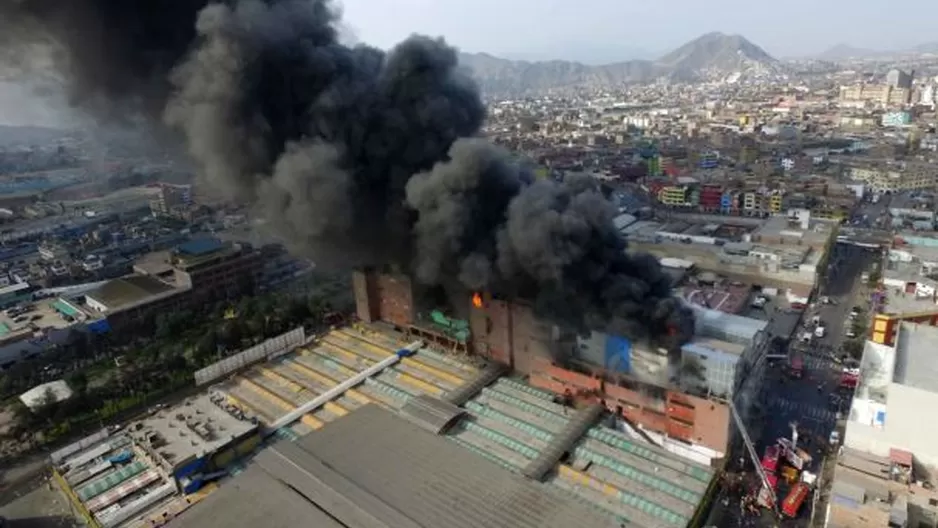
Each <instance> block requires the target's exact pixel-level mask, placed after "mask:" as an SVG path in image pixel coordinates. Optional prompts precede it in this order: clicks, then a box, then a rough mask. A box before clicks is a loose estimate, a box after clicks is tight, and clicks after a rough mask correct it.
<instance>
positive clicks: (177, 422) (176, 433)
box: [128, 394, 257, 467]
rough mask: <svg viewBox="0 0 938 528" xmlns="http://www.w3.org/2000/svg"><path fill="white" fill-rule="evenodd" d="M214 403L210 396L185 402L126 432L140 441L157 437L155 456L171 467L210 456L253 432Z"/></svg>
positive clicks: (130, 426) (247, 423) (249, 425)
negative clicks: (139, 438) (159, 442)
mask: <svg viewBox="0 0 938 528" xmlns="http://www.w3.org/2000/svg"><path fill="white" fill-rule="evenodd" d="M217 401H218V403H216V401H213V397H212V395H210V394H200V395H198V396H194V397H191V398H187V399H186V400H185V401H183V402H181V403H180V404H178V405H175V406H173V407H169V408H166V409H160V410H157V411H154V412H152V413H151V414H150V415H149V416H147V417H146V418H144V419H142V420H138V421H135V422H131V423H130V424H128V430H129V431H130V432H131V434H132V435H134V436H135V437H141V438H142V437H145V436H147V435H150V434H153V433H156V434H158V435H159V437H160V439H161V440H162V441H161V443H162V445H161V446H160V447H159V448H157V449H156V451H155V452H156V454H157V455H158V456H160V457H162V458H163V461H165V462H166V463H167V464H168V465H169V466H170V467H173V466H175V465H177V464H180V463H182V462H184V461H186V460H188V459H190V458H192V457H197V456H201V455H203V454H206V453H211V452H213V451H215V450H216V449H218V448H220V447H222V446H224V445H226V444H228V443H230V442H231V441H232V440H234V439H236V438H240V437H242V436H244V435H246V434H248V433H250V432H251V431H254V430H255V429H256V428H257V426H256V425H254V424H253V423H251V421H249V420H246V419H242V418H238V416H236V413H231V412H229V411H228V410H226V409H225V406H226V403H225V402H224V399H223V398H222V397H220V396H219V397H218V399H217Z"/></svg>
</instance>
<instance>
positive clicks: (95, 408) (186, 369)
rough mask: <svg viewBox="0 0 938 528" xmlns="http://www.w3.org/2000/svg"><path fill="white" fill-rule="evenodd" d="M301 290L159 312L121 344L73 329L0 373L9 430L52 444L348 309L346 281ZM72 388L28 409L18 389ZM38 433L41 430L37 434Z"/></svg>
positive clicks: (20, 437)
mask: <svg viewBox="0 0 938 528" xmlns="http://www.w3.org/2000/svg"><path fill="white" fill-rule="evenodd" d="M315 284H316V287H315V288H313V289H310V290H305V291H304V293H303V294H296V293H270V294H266V295H261V296H255V297H246V298H244V299H242V300H241V301H240V302H238V303H235V304H232V303H217V304H215V305H212V306H208V307H206V309H204V310H183V311H178V312H171V313H165V314H160V315H159V316H157V317H156V318H155V320H154V321H153V322H152V324H150V325H147V326H148V327H150V328H152V331H151V332H150V333H149V335H145V336H138V337H136V338H134V339H132V340H130V341H129V342H124V343H118V342H117V339H116V338H117V336H108V335H95V334H88V333H83V332H76V333H75V334H74V336H73V337H74V339H72V340H71V342H70V343H69V344H67V345H64V346H60V347H55V348H54V349H52V350H50V351H49V352H48V353H47V354H45V355H43V356H41V357H39V358H35V359H33V360H29V361H25V362H21V363H19V364H17V365H15V366H14V367H13V368H12V369H10V370H9V371H7V372H5V373H3V374H0V391H2V392H0V393H2V394H3V396H4V397H6V398H7V401H8V403H9V405H10V406H11V407H12V409H13V410H14V413H15V415H16V417H17V426H16V427H14V428H12V430H11V431H10V432H9V433H8V436H9V437H11V438H14V439H17V440H19V441H22V442H41V443H49V442H54V441H56V440H59V439H61V438H63V437H64V436H67V435H71V434H72V433H74V432H76V431H78V430H87V429H91V428H95V427H99V426H100V425H101V423H103V422H108V421H111V420H114V419H116V418H119V417H122V416H123V415H125V414H127V413H129V412H133V411H134V410H136V409H139V408H140V407H141V406H144V405H148V404H152V403H153V402H155V401H157V400H159V399H161V398H164V397H166V396H168V395H170V394H172V393H174V392H177V391H179V390H181V389H183V388H185V387H191V386H192V374H193V372H194V371H196V370H198V369H200V368H202V367H204V366H206V365H209V364H211V363H213V362H215V361H218V360H219V359H222V358H224V357H226V356H228V355H231V354H234V353H236V352H238V351H240V350H243V349H245V348H248V347H250V346H253V345H255V344H257V343H259V342H261V341H263V340H265V339H268V338H270V337H274V336H276V335H279V334H282V333H283V332H286V331H288V330H290V329H292V328H296V327H297V326H300V325H303V326H306V327H311V326H315V325H317V324H319V323H320V322H321V321H322V320H323V316H324V315H325V314H327V313H328V312H330V311H332V310H340V311H346V310H347V309H349V308H350V306H349V305H347V304H346V303H347V301H348V299H347V298H346V297H343V296H342V295H340V293H341V291H342V290H343V289H344V288H345V286H344V284H342V283H338V284H336V283H325V284H321V282H316V283H315ZM63 377H64V379H65V380H66V381H67V382H68V383H69V385H70V386H71V387H72V389H73V391H75V396H74V397H73V398H72V399H70V400H67V401H63V402H57V403H56V402H54V399H49V400H48V401H46V402H45V404H44V405H42V406H41V408H40V409H38V410H36V411H34V412H30V411H29V410H28V409H27V408H26V407H25V406H24V405H22V403H20V402H19V401H18V399H16V398H15V396H16V395H18V394H20V393H22V392H23V391H25V390H28V389H29V388H31V387H34V386H36V385H37V384H39V383H43V382H46V381H51V380H52V379H62V378H63ZM35 433H40V434H38V435H37V434H35Z"/></svg>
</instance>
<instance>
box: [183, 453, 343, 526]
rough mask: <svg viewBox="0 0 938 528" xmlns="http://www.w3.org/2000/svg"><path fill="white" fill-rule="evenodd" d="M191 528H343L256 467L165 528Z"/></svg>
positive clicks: (293, 491) (246, 471)
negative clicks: (246, 527) (307, 527)
mask: <svg viewBox="0 0 938 528" xmlns="http://www.w3.org/2000/svg"><path fill="white" fill-rule="evenodd" d="M190 526H191V527H199V528H202V527H211V526H263V527H264V528H297V527H299V526H315V527H316V528H345V527H346V525H344V524H342V523H339V522H337V521H336V520H335V519H333V518H332V517H330V516H329V515H328V514H327V513H325V512H323V510H322V509H321V508H319V507H318V506H317V505H316V504H314V503H312V502H310V501H309V500H308V499H306V497H304V496H303V495H301V494H300V493H297V492H296V491H295V490H293V489H290V487H289V486H288V485H287V484H285V483H284V482H283V481H281V480H278V479H277V478H275V477H273V476H272V475H270V474H269V473H267V472H266V471H264V469H263V468H262V467H261V466H259V465H254V466H251V467H249V468H248V469H247V470H245V471H244V472H243V473H241V474H240V475H238V478H236V479H233V480H231V481H230V482H226V483H225V485H224V486H222V487H221V488H219V489H218V490H217V491H215V492H214V493H211V494H209V496H208V497H206V498H205V499H203V500H202V501H201V502H200V503H199V505H198V506H196V507H194V508H188V509H186V510H185V511H184V512H183V513H182V514H180V515H179V517H176V518H175V519H173V520H172V521H170V523H169V524H168V525H167V527H168V528H183V527H190Z"/></svg>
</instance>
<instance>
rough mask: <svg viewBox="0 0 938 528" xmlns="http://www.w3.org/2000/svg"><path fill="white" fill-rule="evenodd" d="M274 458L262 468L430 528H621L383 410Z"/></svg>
mask: <svg viewBox="0 0 938 528" xmlns="http://www.w3.org/2000/svg"><path fill="white" fill-rule="evenodd" d="M270 451H274V453H268V452H265V453H262V454H261V455H260V456H259V457H258V459H259V462H260V463H262V464H267V462H265V460H269V459H270V458H271V457H286V458H289V459H290V460H291V463H292V464H295V465H297V466H300V467H302V468H303V470H304V471H305V472H307V473H308V474H309V475H310V476H311V479H319V480H321V481H322V482H323V483H324V484H327V485H330V486H333V489H334V490H336V491H341V489H340V488H342V486H344V489H345V490H348V491H349V494H350V495H355V494H357V495H359V500H357V501H356V505H357V506H359V507H360V508H362V509H363V510H368V512H369V513H371V514H372V516H377V513H375V512H374V508H377V506H374V507H372V506H369V504H370V503H374V504H384V505H387V506H389V507H390V508H392V509H393V510H395V511H397V512H399V513H401V514H403V515H404V516H406V517H407V518H409V519H410V520H412V521H413V523H414V524H415V525H418V526H421V527H424V528H443V527H446V528H569V527H571V526H576V527H578V528H594V527H595V528H614V527H617V526H618V524H617V523H616V521H615V520H614V519H612V517H611V516H606V515H604V514H602V513H600V512H598V511H596V510H595V509H594V508H593V507H591V506H590V505H588V504H587V503H585V502H582V501H580V500H579V499H577V498H575V497H572V496H569V495H566V494H564V493H562V492H560V491H559V490H557V489H556V488H553V487H551V486H547V485H544V484H540V483H536V482H532V481H528V480H525V479H524V478H523V477H521V476H519V475H516V474H513V473H511V472H509V471H506V470H505V469H503V468H502V467H500V466H498V465H496V464H494V463H492V462H490V461H488V460H487V459H485V458H482V457H480V456H478V455H476V454H474V453H472V452H470V451H468V450H465V449H462V448H460V447H459V446H458V445H456V444H454V443H452V442H449V441H447V440H445V439H443V438H441V437H438V436H435V435H432V434H430V433H427V432H425V431H422V430H421V429H419V428H418V427H416V426H415V425H413V424H411V423H409V422H407V421H406V420H402V419H401V418H399V417H397V416H395V415H394V414H392V413H390V412H388V411H386V410H384V409H382V408H380V407H378V406H376V405H366V406H365V407H362V408H361V409H359V410H357V411H356V412H354V413H351V414H349V415H347V416H345V417H342V418H340V419H338V420H336V421H334V422H332V423H330V424H329V427H325V428H323V429H321V430H319V431H317V432H316V433H314V434H311V435H308V436H307V437H305V438H303V439H302V440H300V441H299V443H297V444H285V445H284V446H282V447H280V446H275V447H274V448H271V450H270ZM329 472H334V473H335V474H336V475H334V476H330V475H329ZM330 479H331V480H333V481H334V482H332V483H331V484H330V483H329V480H330ZM340 481H344V482H345V484H343V483H342V482H340ZM352 488H355V489H352ZM366 495H367V496H366ZM375 501H376V502H375ZM337 517H338V515H337ZM379 518H380V517H379ZM340 520H341V518H340ZM343 522H344V521H343ZM390 524H392V525H393V526H395V527H397V526H402V525H401V524H400V523H390Z"/></svg>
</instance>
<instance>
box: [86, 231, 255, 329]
mask: <svg viewBox="0 0 938 528" xmlns="http://www.w3.org/2000/svg"><path fill="white" fill-rule="evenodd" d="M146 260H148V262H147V263H146V264H145V265H135V266H134V270H135V274H133V275H128V276H126V277H121V278H119V279H114V280H111V281H108V282H107V283H105V284H103V285H102V286H100V287H98V288H96V289H95V290H93V291H90V292H88V293H87V294H85V296H84V298H85V308H87V310H88V312H89V313H91V314H92V315H94V316H95V317H97V318H105V319H106V320H107V322H108V325H109V326H110V327H111V328H114V329H121V328H124V327H128V326H133V325H138V324H142V323H146V321H148V320H149V318H151V317H152V316H154V315H155V314H158V313H163V312H167V311H171V310H177V309H182V308H185V307H192V306H205V305H206V304H207V303H212V302H216V301H219V300H225V299H232V298H236V297H238V296H240V295H243V294H245V293H248V292H252V291H255V289H256V288H258V286H259V285H258V284H257V282H256V281H257V278H258V277H260V276H263V271H264V270H263V266H262V263H263V255H262V253H261V252H260V251H257V250H255V249H254V248H253V247H251V246H249V245H246V244H244V245H242V244H234V243H230V242H222V241H220V240H217V239H212V238H208V239H198V240H192V241H189V242H186V243H184V244H181V245H179V246H177V247H176V248H175V249H173V250H170V251H162V252H157V253H154V254H151V255H149V256H148V257H147V259H146Z"/></svg>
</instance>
